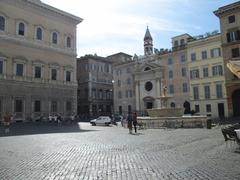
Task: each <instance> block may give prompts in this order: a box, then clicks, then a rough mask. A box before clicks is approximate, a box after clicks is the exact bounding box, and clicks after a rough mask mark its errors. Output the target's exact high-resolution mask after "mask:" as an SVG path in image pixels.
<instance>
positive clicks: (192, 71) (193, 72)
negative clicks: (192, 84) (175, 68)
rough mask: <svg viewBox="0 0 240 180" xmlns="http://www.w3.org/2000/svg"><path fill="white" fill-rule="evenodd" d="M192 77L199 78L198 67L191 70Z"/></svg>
mask: <svg viewBox="0 0 240 180" xmlns="http://www.w3.org/2000/svg"><path fill="white" fill-rule="evenodd" d="M190 78H191V79H197V78H199V70H198V69H194V70H191V71H190Z"/></svg>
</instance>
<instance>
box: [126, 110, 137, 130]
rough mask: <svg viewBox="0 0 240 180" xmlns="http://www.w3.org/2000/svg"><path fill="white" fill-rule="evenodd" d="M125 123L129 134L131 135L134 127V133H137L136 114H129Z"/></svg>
mask: <svg viewBox="0 0 240 180" xmlns="http://www.w3.org/2000/svg"><path fill="white" fill-rule="evenodd" d="M127 123H128V129H129V134H132V128H133V127H134V131H135V133H137V124H138V123H137V113H136V112H133V113H131V112H129V113H128V115H127Z"/></svg>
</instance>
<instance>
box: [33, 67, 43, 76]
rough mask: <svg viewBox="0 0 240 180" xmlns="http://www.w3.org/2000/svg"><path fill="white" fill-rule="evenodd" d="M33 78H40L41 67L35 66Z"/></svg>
mask: <svg viewBox="0 0 240 180" xmlns="http://www.w3.org/2000/svg"><path fill="white" fill-rule="evenodd" d="M34 77H35V78H41V67H39V66H35V74H34Z"/></svg>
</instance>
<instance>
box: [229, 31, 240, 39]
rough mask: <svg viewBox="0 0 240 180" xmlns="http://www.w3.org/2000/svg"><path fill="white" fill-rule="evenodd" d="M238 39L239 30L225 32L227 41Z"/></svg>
mask: <svg viewBox="0 0 240 180" xmlns="http://www.w3.org/2000/svg"><path fill="white" fill-rule="evenodd" d="M237 40H240V30H236V31H230V32H228V33H227V42H233V41H237Z"/></svg>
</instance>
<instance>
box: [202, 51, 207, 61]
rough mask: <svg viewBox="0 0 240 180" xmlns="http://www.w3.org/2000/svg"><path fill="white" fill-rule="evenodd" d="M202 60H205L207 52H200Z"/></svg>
mask: <svg viewBox="0 0 240 180" xmlns="http://www.w3.org/2000/svg"><path fill="white" fill-rule="evenodd" d="M202 59H207V51H202Z"/></svg>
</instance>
